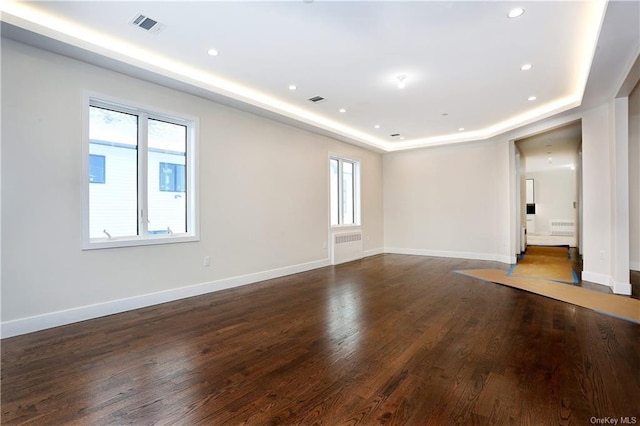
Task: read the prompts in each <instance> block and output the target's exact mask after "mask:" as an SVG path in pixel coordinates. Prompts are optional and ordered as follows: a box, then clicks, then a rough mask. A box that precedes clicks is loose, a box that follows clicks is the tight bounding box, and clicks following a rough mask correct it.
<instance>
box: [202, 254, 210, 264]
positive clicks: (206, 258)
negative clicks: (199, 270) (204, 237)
mask: <svg viewBox="0 0 640 426" xmlns="http://www.w3.org/2000/svg"><path fill="white" fill-rule="evenodd" d="M202 265H203V266H205V267H209V266H211V258H210V257H209V256H205V257H204V259H203V260H202Z"/></svg>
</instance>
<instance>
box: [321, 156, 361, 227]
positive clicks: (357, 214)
mask: <svg viewBox="0 0 640 426" xmlns="http://www.w3.org/2000/svg"><path fill="white" fill-rule="evenodd" d="M332 160H335V161H337V162H338V191H337V192H338V200H337V204H338V224H335V225H334V224H333V223H332V222H331V208H332V203H333V200H332V196H331V161H332ZM345 162H347V163H350V164H352V165H353V223H347V224H345V223H344V199H343V195H344V191H343V189H344V186H343V185H344V176H343V170H344V168H343V165H344V163H345ZM328 165H329V167H328V171H329V179H328V185H329V208H328V210H329V227H330V228H331V229H340V228H353V227H360V226H362V222H361V188H360V186H361V181H360V173H361V167H362V166H361V162H360V160H358V159H355V158H349V157H345V156H342V155H336V154H329V163H328Z"/></svg>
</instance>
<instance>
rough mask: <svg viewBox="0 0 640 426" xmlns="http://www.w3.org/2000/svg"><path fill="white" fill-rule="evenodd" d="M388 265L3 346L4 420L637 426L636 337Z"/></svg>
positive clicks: (440, 267) (450, 266)
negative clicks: (604, 421) (609, 422)
mask: <svg viewBox="0 0 640 426" xmlns="http://www.w3.org/2000/svg"><path fill="white" fill-rule="evenodd" d="M507 267H508V266H507V265H503V264H499V263H494V262H483V261H465V260H455V259H442V258H427V257H419V256H405V255H380V256H374V257H370V258H367V259H364V260H362V261H356V262H352V263H349V264H345V265H340V266H337V267H327V268H322V269H317V270H314V271H310V272H306V273H302V274H296V275H292V276H288V277H284V278H280V279H275V280H271V281H266V282H263V283H258V284H255V285H249V286H245V287H241V288H237V289H232V290H227V291H224V292H218V293H214V294H209V295H204V296H200V297H195V298H191V299H185V300H182V301H177V302H172V303H167V304H164V305H159V306H155V307H150V308H146V309H141V310H137V311H132V312H127V313H123V314H118V315H112V316H109V317H105V318H99V319H96V320H92V321H86V322H83V323H78V324H73V325H69V326H65V327H59V328H56V329H51V330H45V331H42V332H38V333H32V334H29V335H24V336H19V337H14V338H10V339H5V340H3V341H2V423H3V424H10V425H14V424H34V425H35V424H38V425H40V424H45V425H60V424H87V425H89V424H91V425H96V424H98V425H99V424H113V425H124V424H135V425H141V424H145V425H146V424H184V425H198V424H203V425H226V424H231V425H235V424H251V425H267V424H287V425H290V424H304V425H311V424H325V425H341V424H349V425H356V424H362V425H370V424H407V425H426V424H434V425H449V424H487V425H488V424H517V425H527V424H532V425H541V424H550V425H551V424H553V425H556V424H578V425H585V424H591V422H592V420H591V419H593V418H596V419H601V418H620V417H633V416H635V417H636V418H637V419H640V405H638V399H637V396H638V395H640V375H639V374H638V372H639V371H640V325H638V324H634V323H631V322H628V321H623V320H619V319H617V318H614V317H611V316H606V315H603V314H599V313H597V312H594V311H592V310H589V309H584V308H580V307H576V306H573V305H570V304H567V303H564V302H560V301H556V300H552V299H548V298H545V297H543V296H539V295H536V294H531V293H528V292H525V291H521V290H518V289H514V288H510V287H506V286H502V285H498V284H493V283H491V282H486V281H482V280H478V279H475V278H471V277H467V276H464V275H461V274H457V273H455V272H452V271H453V270H461V269H482V268H485V269H490V268H491V269H495V268H498V269H507Z"/></svg>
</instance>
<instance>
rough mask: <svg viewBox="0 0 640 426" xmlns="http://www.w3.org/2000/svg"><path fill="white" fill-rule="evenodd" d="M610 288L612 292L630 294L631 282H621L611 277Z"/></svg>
mask: <svg viewBox="0 0 640 426" xmlns="http://www.w3.org/2000/svg"><path fill="white" fill-rule="evenodd" d="M611 289H612V290H613V293H614V294H622V295H625V296H631V283H622V282H618V281H615V280H614V279H613V278H612V279H611Z"/></svg>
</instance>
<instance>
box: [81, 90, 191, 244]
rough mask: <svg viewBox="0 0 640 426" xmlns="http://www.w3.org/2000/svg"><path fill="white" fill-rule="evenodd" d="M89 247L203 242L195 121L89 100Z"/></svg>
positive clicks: (87, 190)
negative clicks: (197, 202)
mask: <svg viewBox="0 0 640 426" xmlns="http://www.w3.org/2000/svg"><path fill="white" fill-rule="evenodd" d="M88 112H89V113H88V130H89V132H88V142H87V145H86V146H87V148H88V149H87V151H88V152H87V151H85V152H86V154H85V155H86V157H85V158H86V161H85V162H84V164H85V167H86V173H87V175H88V178H87V179H86V180H87V182H85V183H84V185H85V194H86V197H85V198H86V201H85V208H84V210H85V225H84V248H100V247H118V246H130V245H140V244H158V243H164V242H178V241H193V240H195V239H197V232H196V231H197V229H196V228H197V227H196V223H197V222H196V217H195V213H196V211H195V207H194V206H195V179H194V178H195V176H196V174H195V170H194V167H195V162H194V161H193V159H192V152H193V151H194V143H195V130H196V129H195V121H194V120H192V119H183V118H176V117H173V116H165V115H162V114H158V113H154V112H150V111H147V110H143V109H139V108H134V107H128V106H123V105H119V104H118V105H116V104H112V103H109V102H104V101H101V100H96V99H90V100H89V111H88Z"/></svg>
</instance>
